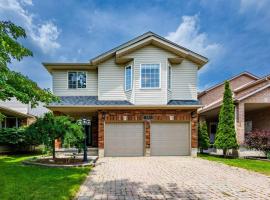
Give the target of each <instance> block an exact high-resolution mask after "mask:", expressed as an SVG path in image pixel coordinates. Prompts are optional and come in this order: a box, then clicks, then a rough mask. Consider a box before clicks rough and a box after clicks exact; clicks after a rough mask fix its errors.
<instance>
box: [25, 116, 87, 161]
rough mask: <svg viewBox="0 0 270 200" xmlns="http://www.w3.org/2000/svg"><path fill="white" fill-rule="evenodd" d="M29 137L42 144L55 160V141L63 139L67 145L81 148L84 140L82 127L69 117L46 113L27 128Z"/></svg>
mask: <svg viewBox="0 0 270 200" xmlns="http://www.w3.org/2000/svg"><path fill="white" fill-rule="evenodd" d="M27 133H28V137H29V138H31V140H33V141H37V142H41V143H42V144H44V145H45V147H46V148H47V149H48V150H50V151H51V152H52V155H53V159H55V140H56V139H58V138H61V139H63V140H64V142H65V143H69V144H71V145H74V146H77V147H81V146H82V145H81V144H82V141H83V139H84V133H83V128H82V126H81V125H79V124H77V123H74V122H72V120H71V118H69V117H67V116H54V115H53V114H52V113H46V114H45V115H44V116H43V117H41V118H38V119H37V121H36V122H35V123H33V124H31V125H30V126H29V127H28V128H27Z"/></svg>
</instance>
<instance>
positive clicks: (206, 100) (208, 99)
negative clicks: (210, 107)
mask: <svg viewBox="0 0 270 200" xmlns="http://www.w3.org/2000/svg"><path fill="white" fill-rule="evenodd" d="M251 81H254V79H253V78H251V77H249V76H247V75H242V76H240V77H237V78H235V79H233V80H231V81H230V86H231V89H233V90H234V89H236V88H238V87H240V86H242V85H245V84H247V83H249V82H251ZM223 92H224V84H222V85H220V86H218V87H216V88H214V89H213V90H211V91H209V92H207V93H206V94H204V95H202V96H200V97H199V100H200V101H201V103H202V104H203V105H207V104H210V103H213V102H215V101H217V100H218V99H221V98H222V97H223Z"/></svg>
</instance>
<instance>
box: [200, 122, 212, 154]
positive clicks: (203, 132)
mask: <svg viewBox="0 0 270 200" xmlns="http://www.w3.org/2000/svg"><path fill="white" fill-rule="evenodd" d="M198 132H199V133H198V136H199V148H200V152H201V153H203V150H204V149H208V147H209V146H210V141H209V136H208V131H207V125H206V122H202V123H200V124H199V131H198Z"/></svg>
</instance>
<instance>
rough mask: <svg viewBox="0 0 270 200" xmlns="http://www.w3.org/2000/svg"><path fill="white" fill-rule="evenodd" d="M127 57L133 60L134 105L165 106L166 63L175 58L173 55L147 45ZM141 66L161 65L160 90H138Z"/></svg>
mask: <svg viewBox="0 0 270 200" xmlns="http://www.w3.org/2000/svg"><path fill="white" fill-rule="evenodd" d="M129 57H133V58H134V76H133V77H134V92H135V94H134V103H135V104H137V105H143V104H144V105H160V104H167V63H168V58H169V57H175V55H174V54H172V53H170V52H167V51H165V50H163V49H160V48H158V47H155V46H153V45H149V46H146V47H144V48H141V49H139V50H137V51H135V52H133V53H131V54H129ZM141 64H160V65H161V68H160V69H161V71H160V73H161V80H160V89H141V88H140V65H141Z"/></svg>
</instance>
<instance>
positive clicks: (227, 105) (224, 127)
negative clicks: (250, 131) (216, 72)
mask: <svg viewBox="0 0 270 200" xmlns="http://www.w3.org/2000/svg"><path fill="white" fill-rule="evenodd" d="M214 146H215V147H217V148H219V149H223V154H224V155H226V152H227V150H228V149H234V148H237V147H238V144H237V140H236V132H235V126H234V103H233V97H232V91H231V89H230V84H229V82H228V81H226V82H225V91H224V95H223V103H222V106H221V110H220V112H219V122H218V128H217V133H216V138H215V143H214Z"/></svg>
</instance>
